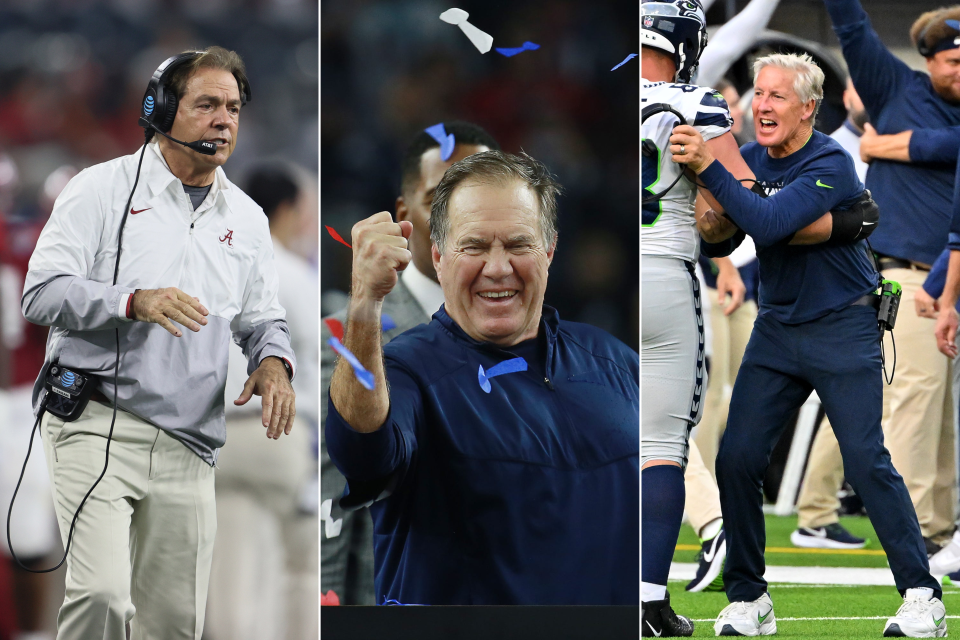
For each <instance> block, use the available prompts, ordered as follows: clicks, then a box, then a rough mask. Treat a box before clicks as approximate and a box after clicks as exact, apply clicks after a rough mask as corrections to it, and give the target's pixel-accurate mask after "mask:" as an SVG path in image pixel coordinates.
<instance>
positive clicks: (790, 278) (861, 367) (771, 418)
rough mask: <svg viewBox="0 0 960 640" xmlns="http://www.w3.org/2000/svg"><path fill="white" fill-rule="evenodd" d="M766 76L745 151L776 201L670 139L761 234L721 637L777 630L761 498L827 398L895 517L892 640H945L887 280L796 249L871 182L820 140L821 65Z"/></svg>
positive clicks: (836, 258)
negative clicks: (886, 301)
mask: <svg viewBox="0 0 960 640" xmlns="http://www.w3.org/2000/svg"><path fill="white" fill-rule="evenodd" d="M754 72H755V81H754V99H753V118H754V123H755V127H756V132H757V143H751V144H748V145H746V146H744V147H743V148H742V150H741V152H742V154H743V157H744V160H745V161H746V162H747V165H748V166H749V167H750V169H751V170H752V171H753V172H754V174H755V177H756V181H757V184H758V185H759V186H760V187H761V189H762V191H763V192H764V194H765V195H766V196H767V197H766V198H763V197H761V196H760V195H758V194H755V193H751V191H748V190H747V189H745V188H743V186H742V185H741V184H740V182H739V181H738V180H737V178H736V177H734V176H733V175H731V174H730V173H729V172H728V171H727V170H726V169H725V168H724V167H723V165H721V164H720V163H719V162H713V158H712V157H711V156H710V153H709V150H708V149H707V147H706V146H705V144H704V143H703V142H702V141H701V140H700V139H698V138H699V134H696V130H694V129H693V128H691V127H677V129H675V133H674V135H673V137H671V140H670V141H671V143H672V146H671V151H672V152H673V153H674V154H675V155H674V161H680V162H685V163H687V166H688V167H689V168H690V169H692V170H694V171H696V172H697V174H698V178H699V180H700V181H701V182H702V183H703V185H704V188H705V189H706V190H708V192H709V193H707V192H705V191H701V192H702V193H704V196H705V197H707V198H708V199H711V198H712V199H714V201H715V205H716V207H715V208H717V209H718V210H726V212H727V213H728V215H729V216H730V218H732V220H733V222H734V223H736V225H737V226H738V227H739V228H740V229H742V230H743V231H744V232H746V233H748V234H750V235H751V236H752V237H753V239H754V242H755V243H756V245H757V257H758V258H759V260H760V312H759V316H758V318H757V321H756V324H755V325H754V330H753V334H752V336H751V338H750V342H749V344H748V346H747V350H746V354H745V356H744V359H743V363H742V365H741V367H740V371H739V374H738V376H737V381H736V383H735V385H734V388H733V397H732V399H731V402H730V418H729V422H728V426H727V430H726V433H725V435H724V438H723V441H722V442H721V444H720V451H719V453H718V455H717V483H718V485H719V487H720V503H721V508H722V510H723V514H724V524H725V527H726V531H727V561H726V565H725V568H724V584H725V585H726V588H727V597H728V599H729V600H730V602H731V604H730V606H728V607H727V608H725V609H724V610H723V611H722V612H721V613H720V616H719V617H718V619H717V622H716V624H715V626H714V629H715V631H716V632H717V635H772V634H773V633H776V622H775V617H774V615H773V603H772V601H771V600H770V596H769V594H767V593H766V588H767V583H766V581H765V580H764V579H763V574H764V568H765V567H764V556H763V554H764V547H765V542H766V536H765V531H764V519H763V510H762V493H761V487H762V484H763V477H764V473H765V471H766V467H767V465H768V464H769V460H770V454H771V452H772V450H773V447H774V445H775V444H776V442H777V440H778V439H779V436H780V434H781V432H782V431H783V427H784V424H785V422H786V420H787V418H788V417H789V415H790V414H791V413H793V412H794V411H796V410H797V409H799V408H800V406H801V405H802V404H803V402H804V401H805V400H806V399H807V397H808V396H809V395H810V393H811V392H812V391H814V390H815V391H816V392H817V394H818V395H819V396H820V400H821V402H822V403H823V406H824V409H825V410H826V413H827V416H828V417H829V419H830V422H831V424H832V425H833V428H834V432H835V434H836V436H837V441H838V442H839V444H840V450H841V452H842V454H843V460H844V469H845V470H846V474H847V478H848V480H849V481H850V483H851V484H852V485H853V487H854V488H855V489H856V491H857V494H858V495H860V496H861V497H862V498H863V501H864V504H865V505H866V507H867V510H868V512H870V513H871V514H874V515H875V516H876V515H879V514H883V515H882V517H874V518H873V519H872V521H873V524H874V527H875V529H876V531H877V536H878V537H879V538H880V542H881V544H882V545H883V547H884V549H885V550H886V552H887V557H888V559H889V562H890V568H891V569H892V571H893V574H894V578H895V580H896V584H897V588H898V590H899V591H900V593H901V594H902V595H904V596H905V600H904V605H903V606H902V607H901V608H900V610H899V611H898V612H897V615H896V616H894V617H892V618H890V619H889V620H888V621H887V624H886V626H885V628H884V635H907V636H911V637H917V636H921V635H924V634H929V633H936V634H937V635H938V636H939V635H945V634H946V623H945V613H944V608H943V604H942V603H941V602H940V600H939V598H940V587H939V584H938V583H937V581H936V580H935V579H934V578H933V577H932V576H931V575H930V572H929V570H928V566H927V557H926V554H925V550H924V544H923V540H922V537H921V535H920V527H919V526H918V524H917V520H916V516H915V514H914V511H913V507H912V505H911V503H910V496H909V494H908V493H907V490H906V487H905V485H904V483H903V479H902V478H901V477H900V476H899V475H898V474H897V472H896V470H895V469H894V468H893V465H892V464H891V461H890V454H889V453H888V451H887V450H886V449H885V448H884V446H883V433H882V431H881V428H880V415H881V410H882V406H883V395H882V394H883V391H882V379H881V376H880V368H881V358H880V345H879V340H880V331H879V329H878V325H877V311H876V307H877V304H876V303H877V302H878V297H877V296H876V295H875V294H874V291H875V290H876V288H877V285H878V276H877V273H876V271H875V270H874V268H873V267H872V265H871V263H870V259H869V257H868V255H867V252H866V246H865V243H864V242H863V241H859V242H854V243H849V242H848V243H838V242H836V241H834V242H829V241H828V242H826V243H822V244H815V245H809V246H796V245H789V244H788V242H789V241H790V240H791V239H792V238H793V236H794V234H795V233H796V231H797V230H799V229H801V228H803V227H805V226H806V225H808V224H810V223H811V222H812V221H814V220H816V219H817V218H818V217H820V216H822V215H823V214H824V212H826V211H828V210H843V209H847V208H850V207H852V206H854V205H855V204H856V202H857V200H858V198H859V197H860V194H861V193H862V192H863V185H862V184H861V183H860V180H859V179H858V178H857V174H856V170H855V168H854V165H853V160H852V158H851V157H850V156H849V155H848V154H847V153H846V152H845V151H844V150H843V148H842V147H841V146H840V145H839V143H837V142H836V141H835V140H833V139H832V138H830V137H828V136H826V135H824V134H822V133H819V132H816V131H814V129H813V122H814V119H815V117H816V109H817V105H818V104H819V100H820V99H822V97H823V89H822V87H823V72H822V71H821V70H820V69H819V68H818V67H816V65H814V64H813V62H812V60H811V59H810V58H809V56H797V55H781V54H774V55H770V56H767V57H765V58H761V59H759V60H757V62H756V63H755V66H754ZM834 240H836V239H834Z"/></svg>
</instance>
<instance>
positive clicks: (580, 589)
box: [326, 307, 640, 605]
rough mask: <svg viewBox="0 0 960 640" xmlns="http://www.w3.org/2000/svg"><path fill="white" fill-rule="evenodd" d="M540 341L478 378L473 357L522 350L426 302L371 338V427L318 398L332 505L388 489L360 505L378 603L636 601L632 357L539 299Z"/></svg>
mask: <svg viewBox="0 0 960 640" xmlns="http://www.w3.org/2000/svg"><path fill="white" fill-rule="evenodd" d="M541 340H542V347H541V348H540V349H539V351H540V354H541V355H540V356H539V357H540V358H542V360H541V361H538V362H536V363H531V366H529V367H528V369H527V370H526V371H515V372H512V373H505V374H502V375H497V376H495V377H491V378H489V379H487V380H486V383H487V384H486V385H483V384H482V379H481V378H480V370H481V369H480V368H481V367H482V369H483V371H485V372H491V369H492V368H493V367H494V366H496V365H497V364H499V363H501V362H504V361H507V360H511V359H513V358H515V357H518V356H521V357H523V356H526V357H527V358H531V357H534V356H532V355H531V353H533V352H532V351H531V350H530V349H529V347H521V349H518V350H517V352H514V351H512V350H511V349H506V350H504V349H500V348H498V347H495V346H493V345H491V344H489V343H480V342H477V341H475V340H473V339H471V338H470V337H469V336H467V335H466V334H465V333H464V332H463V331H462V330H461V329H460V328H459V327H458V326H457V325H456V323H454V322H453V320H451V319H450V317H449V316H448V315H447V314H446V311H445V310H444V308H443V307H441V308H440V310H439V311H438V312H437V313H435V314H434V315H433V320H432V321H431V322H430V323H429V324H426V325H420V326H418V327H416V328H414V329H411V330H410V331H407V332H406V333H404V334H402V335H400V336H398V337H397V338H395V339H394V340H393V341H391V342H390V343H389V344H388V345H386V346H385V347H384V358H385V362H386V372H387V378H388V380H389V384H390V413H389V416H388V417H387V420H386V422H385V423H384V425H383V426H382V427H381V428H380V429H379V430H378V431H375V432H373V433H370V434H360V433H357V432H355V431H353V430H352V429H351V428H350V427H349V426H348V425H347V424H346V423H345V422H344V421H343V419H342V417H341V416H340V415H339V413H338V412H337V410H336V408H335V407H334V405H333V402H332V400H331V401H330V403H329V405H328V407H329V411H328V417H327V424H326V442H327V449H328V451H329V452H330V457H331V459H332V460H333V461H334V463H335V464H336V465H337V467H338V468H339V469H340V470H341V471H342V472H343V474H344V476H346V478H347V484H348V488H347V491H348V493H347V495H346V496H345V498H344V499H343V500H342V501H341V505H342V506H345V507H346V506H349V504H350V503H357V504H362V503H364V502H367V501H369V500H372V499H373V498H375V497H377V496H378V495H382V493H381V492H382V491H383V490H384V489H385V487H387V488H388V489H387V491H390V492H391V493H390V495H389V497H387V498H385V499H382V500H378V501H376V502H374V503H373V505H372V506H371V508H370V511H371V515H372V516H373V522H374V554H375V565H376V578H375V586H376V592H377V602H378V603H381V604H382V603H383V601H384V599H385V598H386V599H388V600H397V601H399V602H400V603H402V604H485V605H491V604H583V605H587V604H596V605H600V604H634V605H635V604H636V603H637V602H638V601H639V598H640V592H639V582H640V553H639V548H640V525H639V518H638V517H637V505H638V504H639V500H640V458H639V454H640V432H639V431H640V430H639V422H640V416H639V412H640V410H639V401H640V393H639V392H640V389H639V384H640V383H639V356H638V354H637V353H636V352H635V351H632V350H631V349H630V348H629V347H627V346H626V345H624V344H623V343H622V342H620V341H618V340H616V339H615V338H613V337H612V336H611V335H609V334H607V333H605V332H603V331H601V330H599V329H596V328H594V327H590V326H587V325H583V324H578V323H573V322H561V321H560V319H559V318H558V317H557V314H556V311H554V310H553V309H551V308H549V307H544V310H543V321H542V324H541ZM518 352H519V353H518ZM534 365H536V366H534ZM491 373H492V372H491Z"/></svg>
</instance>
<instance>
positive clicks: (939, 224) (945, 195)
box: [825, 0, 960, 264]
mask: <svg viewBox="0 0 960 640" xmlns="http://www.w3.org/2000/svg"><path fill="white" fill-rule="evenodd" d="M825 1H826V7H827V11H828V13H829V14H830V19H831V20H832V21H833V28H834V31H835V32H836V34H837V37H838V38H839V39H840V46H841V47H842V49H843V57H844V58H845V59H846V61H847V66H848V67H849V68H850V74H851V77H852V78H853V84H854V86H855V87H856V88H857V93H859V94H860V98H861V99H862V100H863V104H864V106H865V107H866V108H867V112H868V113H869V114H870V122H871V123H872V124H873V126H874V127H875V128H876V129H877V131H878V132H879V133H882V134H887V133H899V132H901V131H906V130H907V129H913V130H914V132H916V131H917V130H918V129H923V128H929V129H939V128H943V127H952V126H956V125H960V105H951V104H950V103H948V102H946V101H945V100H943V98H941V97H940V96H939V95H938V94H937V92H936V91H934V89H933V85H932V84H931V82H930V76H928V75H927V74H925V73H922V72H920V71H914V70H912V69H910V68H909V67H908V66H907V65H906V64H904V63H903V62H902V61H900V60H899V59H898V58H897V57H896V56H894V55H893V54H892V53H890V51H888V50H887V48H886V47H885V46H884V45H883V43H882V42H881V41H880V37H879V36H878V35H877V33H876V32H875V31H874V30H873V28H872V27H871V26H870V20H869V18H867V14H866V13H865V12H864V10H863V8H862V7H861V6H860V2H859V0H825ZM922 137H923V136H921V138H922ZM922 145H923V142H922V141H921V140H920V139H918V140H917V145H914V144H913V139H912V137H911V154H912V153H913V152H914V151H917V150H918V148H919V146H922ZM920 155H922V154H920V153H919V152H918V156H920ZM943 155H944V154H941V158H942V157H943ZM911 157H912V156H911ZM918 159H919V158H918ZM946 159H947V160H948V162H923V161H916V160H915V161H914V162H912V163H910V164H905V163H901V162H894V161H888V160H874V161H873V162H872V163H871V164H870V170H869V171H868V172H867V188H868V189H870V191H871V193H872V194H873V199H874V200H876V201H877V204H879V205H880V211H881V219H880V225H879V226H878V227H877V230H876V231H875V232H874V233H873V235H872V236H871V237H870V244H871V245H872V246H873V248H874V249H875V250H876V251H877V252H878V253H881V254H884V255H888V256H893V257H896V258H902V259H905V260H914V261H917V262H922V263H924V264H933V263H934V261H935V260H936V259H937V255H938V254H939V253H940V252H941V251H942V250H943V247H944V246H945V245H946V242H947V231H948V229H949V227H950V218H951V213H952V211H953V207H952V206H951V202H950V199H951V196H952V194H953V177H954V176H953V174H954V164H953V163H955V162H956V153H954V154H953V155H952V158H949V157H948V158H946Z"/></svg>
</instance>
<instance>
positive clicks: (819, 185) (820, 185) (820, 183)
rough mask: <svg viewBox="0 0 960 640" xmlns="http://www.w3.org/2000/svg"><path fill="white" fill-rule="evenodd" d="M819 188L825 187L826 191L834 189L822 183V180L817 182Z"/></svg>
mask: <svg viewBox="0 0 960 640" xmlns="http://www.w3.org/2000/svg"><path fill="white" fill-rule="evenodd" d="M817 186H818V187H823V188H824V189H833V187H831V186H830V185H828V184H823V183H822V182H820V180H817Z"/></svg>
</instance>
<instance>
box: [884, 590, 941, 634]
mask: <svg viewBox="0 0 960 640" xmlns="http://www.w3.org/2000/svg"><path fill="white" fill-rule="evenodd" d="M883 637H885V638H945V637H947V610H946V609H944V607H943V603H942V602H940V601H939V600H937V599H936V598H934V597H933V595H932V594H931V590H930V589H907V595H906V596H904V598H903V604H902V605H900V608H899V609H898V610H897V615H895V616H893V617H892V618H890V619H889V620H887V624H886V625H885V626H884V627H883Z"/></svg>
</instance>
